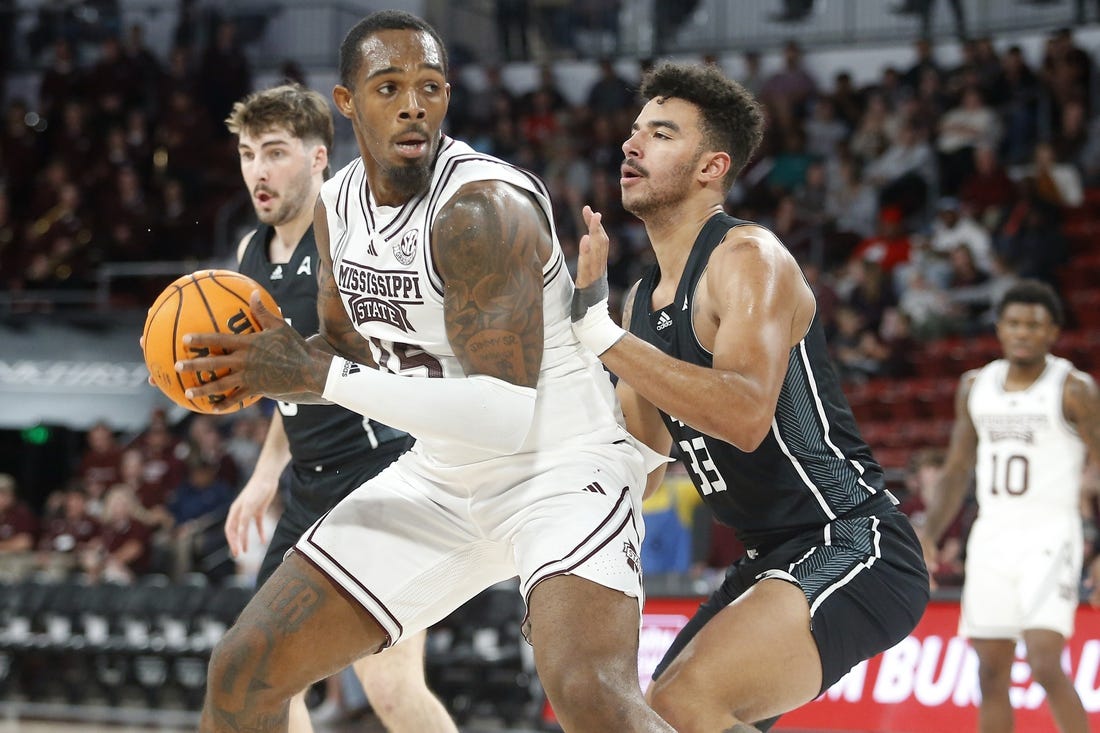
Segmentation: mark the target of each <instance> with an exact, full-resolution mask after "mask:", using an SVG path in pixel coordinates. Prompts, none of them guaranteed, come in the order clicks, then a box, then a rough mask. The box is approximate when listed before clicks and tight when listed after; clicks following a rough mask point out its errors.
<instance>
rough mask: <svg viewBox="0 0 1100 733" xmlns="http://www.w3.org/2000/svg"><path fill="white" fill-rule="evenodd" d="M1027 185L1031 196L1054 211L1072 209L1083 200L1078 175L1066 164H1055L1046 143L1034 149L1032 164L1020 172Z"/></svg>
mask: <svg viewBox="0 0 1100 733" xmlns="http://www.w3.org/2000/svg"><path fill="white" fill-rule="evenodd" d="M1020 173H1022V174H1023V175H1024V176H1025V177H1027V178H1028V179H1029V181H1030V184H1031V187H1032V190H1033V191H1034V193H1035V196H1036V197H1037V198H1038V199H1039V200H1040V201H1043V202H1044V203H1046V204H1049V205H1050V206H1053V207H1055V208H1058V209H1072V208H1076V207H1078V206H1080V205H1081V204H1082V203H1084V200H1085V191H1084V186H1083V185H1082V183H1081V174H1080V173H1079V172H1078V171H1077V169H1076V168H1074V167H1073V166H1072V165H1070V164H1069V163H1064V162H1062V161H1060V160H1058V159H1057V158H1056V157H1055V154H1054V148H1053V147H1052V146H1051V145H1050V143H1039V144H1038V145H1036V146H1035V152H1034V155H1033V156H1032V164H1031V165H1030V166H1027V167H1024V168H1022V169H1021V170H1020Z"/></svg>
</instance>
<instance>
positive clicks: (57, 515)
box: [38, 486, 99, 558]
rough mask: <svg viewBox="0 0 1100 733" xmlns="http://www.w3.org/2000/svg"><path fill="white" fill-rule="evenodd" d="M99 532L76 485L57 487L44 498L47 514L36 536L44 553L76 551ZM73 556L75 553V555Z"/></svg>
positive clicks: (82, 493)
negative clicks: (65, 487) (64, 487)
mask: <svg viewBox="0 0 1100 733" xmlns="http://www.w3.org/2000/svg"><path fill="white" fill-rule="evenodd" d="M98 531H99V523H98V522H96V520H95V519H94V518H93V517H92V516H91V514H90V513H89V512H88V496H87V494H85V493H84V490H83V489H82V488H80V487H79V486H73V487H70V488H67V489H59V490H57V491H54V492H53V493H52V494H50V496H49V498H48V499H47V501H46V516H45V519H44V520H43V522H42V527H41V533H40V534H39V537H38V549H39V550H41V551H43V552H56V553H76V552H78V551H80V550H81V549H83V548H84V546H85V545H86V544H87V542H88V541H89V540H90V539H92V537H94V536H95V535H96V533H97V532H98ZM73 557H74V558H75V557H76V555H75V554H74V555H73Z"/></svg>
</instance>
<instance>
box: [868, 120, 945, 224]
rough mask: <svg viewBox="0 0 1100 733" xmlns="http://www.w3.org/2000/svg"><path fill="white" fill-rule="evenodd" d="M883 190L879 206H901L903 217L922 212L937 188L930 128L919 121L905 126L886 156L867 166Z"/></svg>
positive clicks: (871, 181)
mask: <svg viewBox="0 0 1100 733" xmlns="http://www.w3.org/2000/svg"><path fill="white" fill-rule="evenodd" d="M864 176H865V178H866V180H867V182H868V183H870V184H871V185H872V186H874V187H875V189H877V190H878V192H879V205H880V206H882V207H897V208H898V209H899V211H900V213H901V215H902V218H905V217H906V216H909V215H911V214H916V213H919V212H920V211H922V210H923V208H924V206H925V205H926V204H927V202H928V197H929V194H930V193H931V192H932V191H933V190H935V185H936V160H935V154H934V153H933V152H932V146H931V145H929V143H928V140H927V135H926V131H925V130H924V129H923V128H921V127H920V126H918V125H916V124H915V123H905V124H903V125H901V126H900V127H899V128H898V130H897V133H896V135H895V137H894V140H893V141H892V142H891V143H890V147H888V148H887V149H886V150H885V151H884V152H883V153H882V155H880V156H878V157H877V158H875V159H874V160H872V161H871V162H870V163H868V164H867V166H866V168H864Z"/></svg>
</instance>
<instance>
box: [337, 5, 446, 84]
mask: <svg viewBox="0 0 1100 733" xmlns="http://www.w3.org/2000/svg"><path fill="white" fill-rule="evenodd" d="M379 31H420V32H423V33H427V34H428V35H429V36H431V37H432V40H433V41H435V45H436V46H438V47H439V56H440V58H441V59H442V61H443V76H444V77H446V76H447V47H446V46H444V45H443V39H442V38H440V37H439V33H437V32H436V30H435V28H433V27H432V26H431V24H429V23H428V22H427V21H426V20H423V19H422V18H418V17H417V16H415V15H413V14H412V13H406V12H404V11H401V10H379V11H377V12H374V13H371V14H370V15H368V16H367V17H365V18H363V19H362V20H361V21H359V22H358V23H356V24H355V25H354V26H352V28H351V30H350V31H348V34H347V35H346V36H344V40H343V42H342V43H341V44H340V84H341V85H342V86H345V87H347V88H348V89H354V88H355V86H354V83H355V75H356V73H357V72H358V71H359V65H360V64H361V63H362V61H363V54H362V51H361V50H360V46H362V45H363V40H364V39H366V38H369V37H370V36H372V35H374V34H375V33H378V32H379Z"/></svg>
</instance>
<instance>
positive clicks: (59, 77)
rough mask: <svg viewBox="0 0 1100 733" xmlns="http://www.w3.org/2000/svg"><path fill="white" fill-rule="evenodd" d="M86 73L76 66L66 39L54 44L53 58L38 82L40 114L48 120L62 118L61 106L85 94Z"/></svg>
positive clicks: (71, 49) (70, 45) (60, 39)
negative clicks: (83, 87)
mask: <svg viewBox="0 0 1100 733" xmlns="http://www.w3.org/2000/svg"><path fill="white" fill-rule="evenodd" d="M84 77H85V73H84V72H83V71H82V70H81V69H79V68H78V67H77V65H76V59H75V57H74V54H73V46H72V44H71V43H69V42H68V41H67V40H65V39H64V38H59V39H57V40H56V41H54V44H53V57H52V58H51V59H50V63H49V66H47V67H46V69H45V71H43V72H42V76H41V78H40V80H39V82H38V113H39V114H40V115H42V116H43V117H45V118H46V119H47V120H57V119H59V118H60V116H61V105H62V104H63V103H64V102H65V101H66V100H70V99H74V98H79V97H81V96H83V95H84V94H85V90H84V89H82V85H83V82H84Z"/></svg>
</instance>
